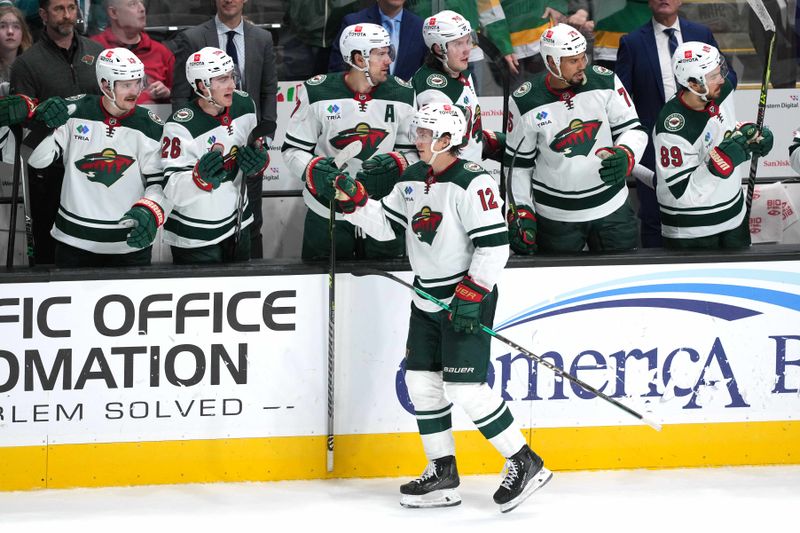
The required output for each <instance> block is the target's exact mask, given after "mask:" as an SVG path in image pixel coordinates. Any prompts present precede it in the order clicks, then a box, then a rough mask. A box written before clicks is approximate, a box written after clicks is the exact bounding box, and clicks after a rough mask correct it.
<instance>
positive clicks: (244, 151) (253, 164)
mask: <svg viewBox="0 0 800 533" xmlns="http://www.w3.org/2000/svg"><path fill="white" fill-rule="evenodd" d="M238 159H239V168H240V169H242V173H243V174H244V175H245V176H261V175H262V174H264V171H265V170H267V165H269V150H267V148H266V147H264V146H259V147H257V148H255V147H252V146H243V147H242V148H241V150H239V156H238Z"/></svg>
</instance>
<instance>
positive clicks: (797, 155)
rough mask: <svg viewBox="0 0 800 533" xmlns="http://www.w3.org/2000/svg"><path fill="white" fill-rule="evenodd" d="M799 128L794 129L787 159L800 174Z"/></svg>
mask: <svg viewBox="0 0 800 533" xmlns="http://www.w3.org/2000/svg"><path fill="white" fill-rule="evenodd" d="M799 148H800V129H797V130H795V131H794V134H793V136H792V144H791V146H789V161H790V162H791V165H792V168H793V169H794V171H795V172H797V173H798V174H800V149H799Z"/></svg>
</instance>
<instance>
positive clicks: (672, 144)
mask: <svg viewBox="0 0 800 533" xmlns="http://www.w3.org/2000/svg"><path fill="white" fill-rule="evenodd" d="M672 71H673V73H674V74H675V78H676V79H677V80H678V84H679V85H680V89H679V91H678V93H677V95H676V96H675V97H674V98H672V99H671V100H669V101H668V102H667V103H666V104H665V105H664V107H663V108H662V110H661V112H660V113H659V115H658V119H657V120H656V126H655V133H654V134H655V139H654V141H653V145H654V147H655V155H656V179H657V180H658V182H657V185H656V195H657V197H658V203H659V207H660V210H661V234H662V236H663V237H664V247H666V248H673V249H688V248H706V249H714V248H742V247H747V246H749V245H750V228H749V221H748V220H747V219H746V216H745V215H746V211H747V208H746V205H745V200H744V195H743V194H742V170H741V169H742V166H741V165H742V164H743V163H744V162H745V161H747V160H749V159H750V157H751V155H752V154H754V153H756V154H758V155H759V156H763V155H766V154H767V153H769V151H770V150H771V149H772V144H773V137H772V133H771V132H770V131H769V129H768V128H764V129H763V130H761V131H759V129H758V127H757V126H756V125H755V124H753V123H745V124H737V122H736V110H735V106H734V101H733V100H734V99H733V94H734V89H733V85H732V84H731V82H730V81H728V80H727V79H726V77H725V75H726V73H727V72H726V71H727V69H726V65H725V58H724V57H723V56H722V54H720V53H719V50H717V49H716V48H714V47H713V46H711V45H709V44H705V43H701V42H692V41H690V42H685V43H683V44H681V45H680V46H678V48H677V49H676V50H675V54H673V57H672Z"/></svg>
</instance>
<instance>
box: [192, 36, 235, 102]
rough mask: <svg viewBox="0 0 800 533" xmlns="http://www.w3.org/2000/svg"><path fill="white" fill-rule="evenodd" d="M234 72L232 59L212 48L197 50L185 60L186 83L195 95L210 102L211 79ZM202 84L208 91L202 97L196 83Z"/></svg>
mask: <svg viewBox="0 0 800 533" xmlns="http://www.w3.org/2000/svg"><path fill="white" fill-rule="evenodd" d="M232 71H234V65H233V59H231V56H229V55H228V54H226V53H225V52H223V51H222V50H220V49H219V48H214V47H212V46H206V47H205V48H203V49H201V50H198V51H197V52H195V53H193V54H189V58H188V59H187V60H186V81H188V82H189V84H190V85H191V86H192V89H193V90H194V92H195V94H197V95H198V96H200V97H201V98H204V99H206V100H208V101H211V95H210V91H211V78H216V77H217V76H222V75H223V74H227V73H228V72H232ZM198 80H200V81H202V82H203V85H205V86H206V88H207V89H208V90H209V95H203V94H202V93H201V92H200V91H199V89H198V87H197V81H198Z"/></svg>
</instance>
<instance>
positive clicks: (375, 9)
mask: <svg viewBox="0 0 800 533" xmlns="http://www.w3.org/2000/svg"><path fill="white" fill-rule="evenodd" d="M403 4H405V0H377V3H376V4H375V5H374V6H371V7H368V8H366V9H362V10H361V11H358V12H356V13H351V14H349V15H346V16H345V17H344V20H343V21H342V27H341V28H340V29H339V33H338V34H337V35H336V38H335V39H334V40H333V47H332V51H331V58H330V63H329V64H328V67H329V70H330V71H331V72H339V71H343V70H344V69H345V65H344V61H342V54H341V52H340V50H339V37H340V36H341V34H342V30H343V29H344V28H346V27H347V26H351V25H353V24H359V23H364V22H370V23H372V24H377V25H379V26H383V27H384V28H386V31H387V32H388V33H389V37H390V38H391V41H392V45H394V48H395V50H396V52H397V57H396V58H395V60H394V62H393V63H392V64H391V66H390V67H389V72H390V74H393V75H395V76H397V77H398V78H400V79H401V80H410V79H411V77H412V76H413V75H414V73H415V72H416V71H417V69H418V68H419V67H420V66H422V62H423V61H424V60H425V53H426V52H427V49H426V48H425V43H424V42H423V40H422V19H421V18H419V17H418V16H416V15H415V14H414V13H412V12H410V11H408V10H407V9H403Z"/></svg>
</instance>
